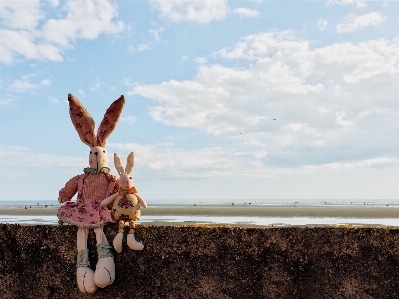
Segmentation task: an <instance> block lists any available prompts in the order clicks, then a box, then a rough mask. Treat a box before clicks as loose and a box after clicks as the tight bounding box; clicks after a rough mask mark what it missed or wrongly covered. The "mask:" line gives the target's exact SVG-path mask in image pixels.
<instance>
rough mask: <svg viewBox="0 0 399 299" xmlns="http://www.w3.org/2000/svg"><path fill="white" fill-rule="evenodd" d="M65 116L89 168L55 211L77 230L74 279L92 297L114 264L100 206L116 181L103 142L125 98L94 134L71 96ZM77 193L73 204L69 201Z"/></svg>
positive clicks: (108, 218)
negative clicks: (93, 252)
mask: <svg viewBox="0 0 399 299" xmlns="http://www.w3.org/2000/svg"><path fill="white" fill-rule="evenodd" d="M68 101H69V108H70V109H69V114H70V116H71V120H72V123H73V124H74V126H75V129H76V131H77V132H78V134H79V137H80V139H81V140H82V142H83V143H85V144H86V145H88V146H89V147H90V154H89V166H90V167H87V168H85V169H84V174H81V175H77V176H75V177H73V178H72V179H70V180H69V181H68V182H67V183H66V184H65V187H64V188H62V189H61V190H60V193H59V199H58V200H59V202H60V203H64V202H66V203H65V204H64V205H63V206H61V207H60V208H59V209H58V213H57V216H58V218H59V219H60V221H61V222H66V223H69V224H72V225H76V226H78V227H79V229H78V233H77V251H78V256H77V265H76V266H77V270H76V278H77V283H78V287H79V289H80V291H81V292H82V293H86V292H87V293H93V292H95V291H96V289H97V287H101V288H104V287H106V286H107V285H110V284H112V283H113V281H114V279H115V264H114V259H113V255H112V247H111V246H110V245H109V243H108V241H107V238H106V237H105V234H104V232H103V226H104V224H105V223H107V222H114V220H113V218H112V215H111V211H110V210H109V209H108V208H107V207H102V206H101V205H100V204H101V202H102V201H103V199H104V198H106V197H108V196H110V195H111V194H114V193H115V192H117V189H118V186H117V178H116V177H115V176H113V175H111V174H109V171H110V169H109V168H108V156H107V151H106V149H105V145H106V142H107V138H108V137H109V135H110V134H111V133H112V132H113V130H114V129H115V126H116V124H117V122H118V120H119V117H120V114H121V112H122V109H123V106H124V104H125V98H124V97H123V95H122V96H121V97H120V98H119V99H118V100H116V101H114V102H113V103H112V104H111V106H110V107H109V108H108V109H107V111H106V112H105V115H104V118H103V120H102V122H101V124H100V126H99V128H98V130H97V134H96V135H95V134H94V120H93V118H92V117H91V116H90V114H89V113H88V112H87V110H86V109H85V108H84V107H83V105H82V104H81V103H80V102H79V101H78V99H76V98H75V97H74V96H73V95H71V94H69V95H68ZM76 192H78V196H77V200H76V202H71V199H72V197H73V196H74V195H75V194H76ZM89 228H94V232H95V234H96V242H97V253H98V262H97V265H96V271H95V272H94V271H93V270H92V269H90V263H89V249H88V248H87V238H88V235H89Z"/></svg>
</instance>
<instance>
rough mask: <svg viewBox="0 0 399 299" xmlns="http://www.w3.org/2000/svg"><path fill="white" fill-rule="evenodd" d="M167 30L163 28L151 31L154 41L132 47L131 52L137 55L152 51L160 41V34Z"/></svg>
mask: <svg viewBox="0 0 399 299" xmlns="http://www.w3.org/2000/svg"><path fill="white" fill-rule="evenodd" d="M164 31H165V29H164V28H163V27H161V28H159V29H150V30H149V32H150V34H151V35H152V36H153V37H154V40H152V41H146V42H145V43H142V44H139V45H138V46H136V47H134V46H130V47H129V51H130V52H131V53H136V52H143V51H147V50H149V49H151V48H152V47H153V46H154V45H155V44H156V43H158V42H159V41H160V37H159V36H160V34H161V33H163V32H164Z"/></svg>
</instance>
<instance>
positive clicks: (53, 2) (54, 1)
mask: <svg viewBox="0 0 399 299" xmlns="http://www.w3.org/2000/svg"><path fill="white" fill-rule="evenodd" d="M48 2H49V3H50V5H51V6H52V7H57V6H58V5H60V1H59V0H48Z"/></svg>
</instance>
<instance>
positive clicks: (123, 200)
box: [101, 153, 147, 253]
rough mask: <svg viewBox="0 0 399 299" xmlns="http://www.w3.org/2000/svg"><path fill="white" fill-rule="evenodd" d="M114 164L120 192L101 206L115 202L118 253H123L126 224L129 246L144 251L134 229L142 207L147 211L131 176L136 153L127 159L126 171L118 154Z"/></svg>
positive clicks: (115, 245)
mask: <svg viewBox="0 0 399 299" xmlns="http://www.w3.org/2000/svg"><path fill="white" fill-rule="evenodd" d="M114 163H115V168H116V170H117V171H118V173H119V175H120V178H119V192H118V193H115V194H113V195H111V196H109V197H107V198H106V199H104V200H103V202H102V203H101V206H103V207H105V206H107V205H109V204H111V203H112V202H113V204H112V215H113V216H114V219H115V220H117V221H119V222H118V228H119V231H118V234H117V235H116V236H115V239H114V242H113V244H114V248H115V250H116V251H117V252H119V253H121V252H122V239H123V228H124V226H125V225H126V224H129V225H130V231H129V234H128V236H127V245H128V246H129V248H130V249H133V250H142V249H143V248H144V245H143V244H142V243H141V242H138V241H136V239H135V238H134V229H135V227H136V224H135V221H137V220H139V219H140V215H141V212H140V205H141V206H142V207H143V208H144V209H146V208H147V203H146V202H145V201H144V199H143V198H142V197H141V196H140V195H139V194H138V193H137V190H136V188H135V187H134V186H133V179H132V177H131V176H130V173H131V172H132V170H133V166H134V153H130V154H129V156H128V157H127V164H126V169H123V166H122V163H121V159H120V158H119V157H118V155H117V154H116V153H115V154H114Z"/></svg>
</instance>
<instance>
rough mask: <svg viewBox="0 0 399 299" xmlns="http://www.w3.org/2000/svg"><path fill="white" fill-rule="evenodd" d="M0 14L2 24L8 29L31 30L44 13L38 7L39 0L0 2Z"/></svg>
mask: <svg viewBox="0 0 399 299" xmlns="http://www.w3.org/2000/svg"><path fill="white" fill-rule="evenodd" d="M0 16H1V19H2V20H1V21H2V24H3V26H5V27H8V28H9V29H23V30H32V29H33V28H35V27H36V26H37V25H38V23H39V21H40V20H41V19H43V18H44V16H45V14H44V12H43V11H42V10H41V9H40V1H39V0H30V1H15V0H2V1H1V2H0Z"/></svg>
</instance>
